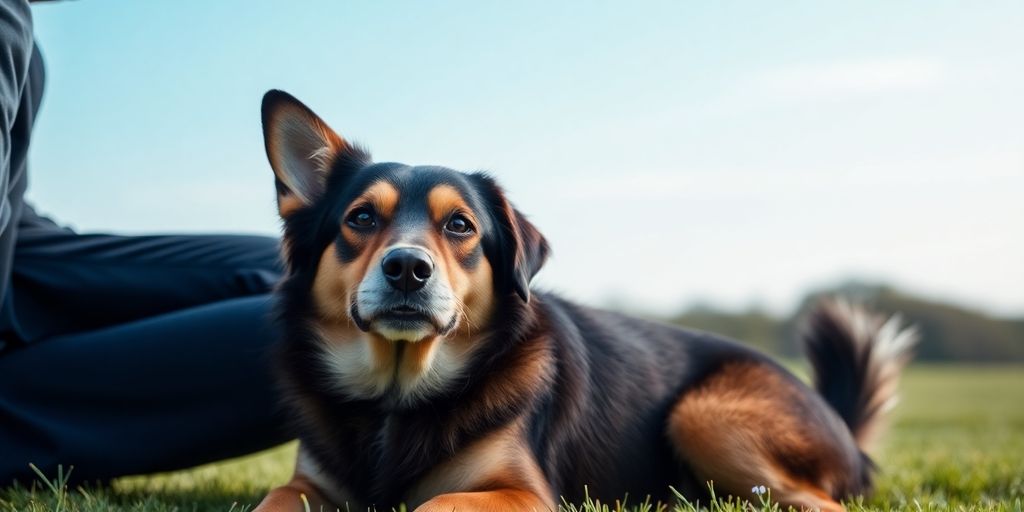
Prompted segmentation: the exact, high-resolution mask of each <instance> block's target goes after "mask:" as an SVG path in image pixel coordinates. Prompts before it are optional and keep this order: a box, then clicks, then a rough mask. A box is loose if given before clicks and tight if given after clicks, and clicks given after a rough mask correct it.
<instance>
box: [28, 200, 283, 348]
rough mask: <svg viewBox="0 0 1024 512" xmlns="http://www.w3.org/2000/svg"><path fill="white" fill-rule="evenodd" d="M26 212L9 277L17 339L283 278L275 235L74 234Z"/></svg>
mask: <svg viewBox="0 0 1024 512" xmlns="http://www.w3.org/2000/svg"><path fill="white" fill-rule="evenodd" d="M27 215H28V217H27V218H26V220H25V221H24V222H22V225H21V226H20V229H19V236H18V242H17V247H16V249H15V256H14V270H13V274H12V280H11V284H12V286H11V288H12V290H13V297H12V298H13V301H12V304H11V305H10V307H12V308H13V311H11V312H10V315H9V316H11V317H13V319H14V320H13V322H12V323H14V325H13V331H15V332H14V334H13V335H12V336H11V337H15V338H19V340H18V341H23V342H29V343H31V342H33V341H36V340H39V339H44V338H50V337H53V336H56V335H62V334H70V333H75V332H82V331H86V330H91V329H97V328H102V327H107V326H112V325H117V324H121V323H124V322H128V321H133V320H137V319H142V318H146V317H149V316H153V315H158V314H162V313H166V312H170V311H175V310H179V309H183V308H189V307H193V306H197V305H200V304H206V303H210V302H215V301H220V300H224V299H230V298H234V297H243V296H248V295H253V294H260V293H266V292H268V291H270V289H271V288H272V287H273V285H274V284H275V283H276V281H277V280H278V278H279V277H280V272H281V266H280V262H279V245H278V241H277V239H275V238H270V237H264V236H247V235H150V236H117V235H106V234H77V233H74V232H72V231H71V230H68V229H62V228H59V227H57V226H56V225H54V224H52V223H51V222H49V221H48V220H47V219H42V218H39V217H35V216H34V214H32V213H31V212H28V213H27Z"/></svg>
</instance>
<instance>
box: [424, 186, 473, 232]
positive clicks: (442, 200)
mask: <svg viewBox="0 0 1024 512" xmlns="http://www.w3.org/2000/svg"><path fill="white" fill-rule="evenodd" d="M427 208H429V210H430V218H431V219H432V220H433V221H434V222H436V223H440V222H441V221H443V220H444V219H445V218H447V217H448V215H450V214H451V213H452V212H453V211H455V210H459V211H461V212H462V213H464V214H465V215H466V217H468V218H469V220H470V221H471V222H473V223H474V224H475V223H476V217H474V216H473V212H472V211H471V210H470V209H469V205H467V204H466V200H465V199H463V197H462V194H460V193H459V191H458V190H455V187H453V186H451V185H438V186H436V187H434V188H432V189H431V190H430V192H429V193H428V194H427Z"/></svg>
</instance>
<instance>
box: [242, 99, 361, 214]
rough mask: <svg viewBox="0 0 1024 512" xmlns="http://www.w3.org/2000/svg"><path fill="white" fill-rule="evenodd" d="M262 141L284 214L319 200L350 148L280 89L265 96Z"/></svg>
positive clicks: (278, 201) (299, 103)
mask: <svg viewBox="0 0 1024 512" xmlns="http://www.w3.org/2000/svg"><path fill="white" fill-rule="evenodd" d="M262 114H263V142H264V144H265V145H266V148H267V159H269V160H270V166H271V167H273V169H274V174H275V175H276V177H277V207H278V210H279V211H280V213H281V216H282V217H286V216H287V215H288V214H289V213H291V212H293V211H295V210H296V209H297V208H299V207H301V206H303V205H307V204H309V203H310V202H312V201H313V200H314V199H316V198H317V197H318V196H319V195H320V194H321V193H322V192H323V189H324V185H325V183H326V181H327V174H328V172H329V171H330V168H331V165H332V163H333V162H334V160H335V158H336V157H337V156H338V154H339V153H341V152H343V151H347V150H350V149H351V148H350V146H349V144H348V142H346V141H345V139H343V138H341V137H340V136H339V135H338V134H337V133H334V130H331V127H329V126H327V123H325V122H324V121H323V120H322V119H320V118H319V117H317V115H316V114H314V113H313V111H312V110H310V109H309V107H307V106H305V105H303V104H302V102H300V101H299V100H297V99H295V97H293V96H292V95H290V94H288V93H286V92H284V91H278V90H271V91H268V92H267V94H265V95H264V96H263V109H262Z"/></svg>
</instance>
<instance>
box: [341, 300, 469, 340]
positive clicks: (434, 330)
mask: <svg viewBox="0 0 1024 512" xmlns="http://www.w3.org/2000/svg"><path fill="white" fill-rule="evenodd" d="M351 315H352V319H353V320H354V321H355V323H356V326H357V327H359V329H360V330H362V331H363V332H371V331H372V332H375V333H377V334H380V335H381V336H384V337H385V338H387V339H390V340H394V341H419V340H421V339H424V338H427V337H430V336H437V335H441V336H444V335H446V334H448V333H449V332H451V331H452V330H454V328H455V325H456V323H457V320H458V317H457V316H453V317H452V318H451V319H450V320H447V321H445V322H444V323H442V322H441V321H439V320H438V319H437V318H436V317H435V316H434V315H432V314H430V313H429V312H428V311H426V310H425V309H423V308H420V307H417V306H415V305H411V304H399V305H396V306H393V307H390V308H387V309H382V310H378V311H376V312H374V314H373V316H371V317H364V316H362V314H361V312H360V311H359V307H358V306H357V305H356V303H353V304H352V307H351Z"/></svg>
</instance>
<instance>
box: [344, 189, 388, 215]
mask: <svg viewBox="0 0 1024 512" xmlns="http://www.w3.org/2000/svg"><path fill="white" fill-rule="evenodd" d="M398 198H399V193H398V189H396V188H395V186H394V185H392V184H391V183H389V182H387V181H378V182H376V183H374V184H373V185H370V186H369V187H368V188H367V189H366V190H365V191H363V193H362V194H360V195H359V197H358V198H357V199H356V200H355V201H352V204H351V205H349V211H351V210H352V207H354V206H358V205H360V204H366V203H369V204H370V205H371V206H373V208H374V210H376V211H377V213H378V214H379V215H381V216H382V217H385V218H391V216H392V215H394V213H395V208H396V207H397V206H398ZM345 215H348V212H346V213H345Z"/></svg>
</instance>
